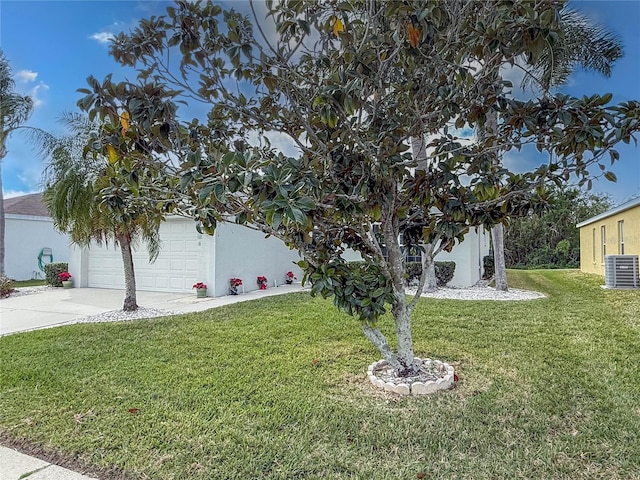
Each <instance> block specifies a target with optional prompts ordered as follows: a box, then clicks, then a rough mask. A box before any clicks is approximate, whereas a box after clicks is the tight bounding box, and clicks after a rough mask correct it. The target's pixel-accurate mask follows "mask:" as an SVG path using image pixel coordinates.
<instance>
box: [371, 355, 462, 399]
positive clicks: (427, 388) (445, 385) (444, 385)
mask: <svg viewBox="0 0 640 480" xmlns="http://www.w3.org/2000/svg"><path fill="white" fill-rule="evenodd" d="M415 360H416V361H418V362H420V361H423V362H431V363H432V364H433V365H434V366H435V367H441V366H444V368H445V369H446V371H447V373H446V374H445V375H444V376H443V377H441V378H438V379H437V380H429V381H426V382H420V381H415V382H412V383H399V384H397V385H396V384H395V383H391V382H385V381H384V380H382V379H380V378H378V377H376V375H375V373H374V372H375V371H376V370H377V369H378V368H380V367H383V366H386V365H388V364H389V362H387V361H386V360H379V361H377V362H374V363H372V364H371V365H369V368H368V369H367V376H368V377H369V381H370V382H371V383H372V384H373V385H374V386H375V387H377V388H379V389H381V390H384V391H385V392H393V393H398V394H400V395H428V394H430V393H435V392H438V391H440V390H448V389H450V388H451V387H452V385H453V382H454V370H453V367H452V366H451V365H449V364H448V363H444V362H441V361H440V360H431V359H429V358H425V359H421V358H418V357H415Z"/></svg>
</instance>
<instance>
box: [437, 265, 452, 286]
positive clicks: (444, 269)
mask: <svg viewBox="0 0 640 480" xmlns="http://www.w3.org/2000/svg"><path fill="white" fill-rule="evenodd" d="M455 272H456V262H436V279H437V280H438V286H439V287H444V286H445V285H446V284H447V283H449V282H450V281H451V279H452V278H453V274H454V273H455Z"/></svg>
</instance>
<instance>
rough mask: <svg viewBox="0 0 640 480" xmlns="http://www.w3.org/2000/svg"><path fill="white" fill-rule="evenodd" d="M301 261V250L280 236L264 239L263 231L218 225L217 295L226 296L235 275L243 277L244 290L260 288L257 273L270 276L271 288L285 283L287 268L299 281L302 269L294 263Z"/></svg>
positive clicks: (216, 249) (228, 224)
mask: <svg viewBox="0 0 640 480" xmlns="http://www.w3.org/2000/svg"><path fill="white" fill-rule="evenodd" d="M299 260H301V257H300V254H299V253H298V251H297V250H290V249H289V248H288V247H287V246H286V245H285V244H284V243H283V242H282V241H281V240H279V239H277V238H274V237H269V238H265V234H264V233H262V232H257V231H255V230H251V229H249V228H247V227H244V226H242V225H236V224H232V223H223V224H219V225H218V227H217V228H216V233H215V289H214V295H215V296H216V297H219V296H223V295H227V294H228V293H229V279H230V278H232V277H235V278H241V279H242V282H243V286H244V291H245V292H249V291H252V290H257V289H258V285H257V282H256V278H257V277H258V276H265V277H267V279H268V282H269V288H273V287H274V285H275V284H277V285H282V284H283V283H285V275H286V273H287V272H288V271H292V272H293V273H294V274H295V276H296V277H297V280H296V281H297V282H299V281H300V280H301V279H302V271H301V270H300V268H299V267H298V266H297V265H295V264H294V263H293V262H297V261H299ZM239 291H242V287H240V288H239Z"/></svg>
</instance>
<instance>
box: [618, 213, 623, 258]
mask: <svg viewBox="0 0 640 480" xmlns="http://www.w3.org/2000/svg"><path fill="white" fill-rule="evenodd" d="M618 253H619V254H620V255H624V220H620V221H619V222H618Z"/></svg>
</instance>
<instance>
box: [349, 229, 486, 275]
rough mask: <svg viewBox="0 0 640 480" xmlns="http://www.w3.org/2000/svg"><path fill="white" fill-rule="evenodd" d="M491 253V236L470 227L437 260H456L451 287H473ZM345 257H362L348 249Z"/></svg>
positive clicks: (414, 259) (410, 257) (415, 259)
mask: <svg viewBox="0 0 640 480" xmlns="http://www.w3.org/2000/svg"><path fill="white" fill-rule="evenodd" d="M490 253H491V237H490V235H489V233H487V231H486V230H485V229H484V228H483V227H482V226H479V227H475V228H470V229H469V232H468V233H467V234H466V235H465V236H464V240H463V241H462V242H460V243H456V245H455V246H454V247H453V249H452V250H451V251H450V252H445V251H442V252H440V253H438V255H436V257H435V261H436V262H454V263H455V264H456V269H455V271H454V274H453V278H452V279H451V281H450V282H449V283H448V284H447V285H448V286H450V287H472V286H473V285H475V284H476V283H478V281H479V280H480V279H482V275H483V273H484V271H483V270H484V267H483V259H484V257H485V256H487V255H489V254H490ZM344 258H345V259H346V260H348V261H358V260H361V259H362V257H361V256H360V254H359V253H358V252H355V251H353V250H347V251H346V252H345V255H344ZM406 260H407V261H410V262H421V261H422V259H421V256H420V255H419V254H418V255H415V256H414V255H407V257H406Z"/></svg>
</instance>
